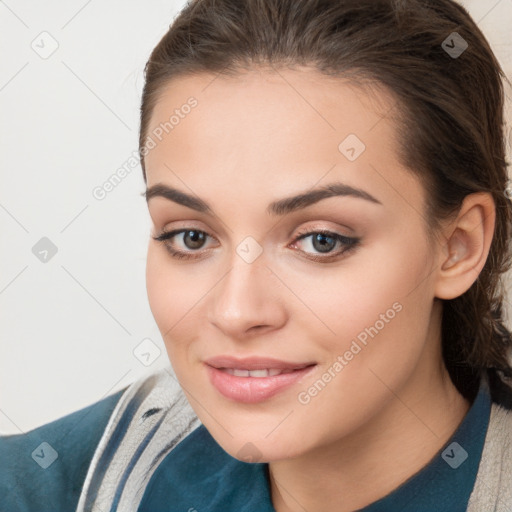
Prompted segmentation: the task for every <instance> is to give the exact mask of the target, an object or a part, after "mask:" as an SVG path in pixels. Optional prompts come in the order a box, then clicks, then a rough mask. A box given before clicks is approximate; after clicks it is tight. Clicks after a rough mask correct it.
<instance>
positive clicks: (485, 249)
mask: <svg viewBox="0 0 512 512" xmlns="http://www.w3.org/2000/svg"><path fill="white" fill-rule="evenodd" d="M495 222H496V207H495V204H494V200H493V198H492V196H491V194H489V193H487V192H478V193H474V194H470V195H468V196H466V197H465V199H464V201H463V203H462V206H461V208H460V211H459V213H458V215H457V218H456V219H455V220H451V221H450V222H449V224H448V225H447V226H445V228H443V236H444V238H445V243H444V245H443V246H442V247H441V250H440V251H439V259H438V262H437V263H438V272H437V281H436V283H435V296H436V297H438V298H440V299H454V298H456V297H459V296H460V295H462V294H463V293H464V292H466V291H467V290H468V289H469V288H470V287H471V285H472V284H473V283H474V282H475V281H476V279H477V278H478V275H479V274H480V272H481V270H482V268H483V267H484V265H485V262H486V260H487V257H488V255H489V249H490V247H491V242H492V238H493V235H494V225H495Z"/></svg>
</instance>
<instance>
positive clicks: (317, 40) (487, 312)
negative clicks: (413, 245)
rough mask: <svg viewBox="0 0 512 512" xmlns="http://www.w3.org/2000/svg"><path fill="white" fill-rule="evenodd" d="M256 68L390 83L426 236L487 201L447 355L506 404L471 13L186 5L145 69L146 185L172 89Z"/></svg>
mask: <svg viewBox="0 0 512 512" xmlns="http://www.w3.org/2000/svg"><path fill="white" fill-rule="evenodd" d="M454 32H457V34H458V36H453V33H454ZM454 37H455V38H457V39H453V38H454ZM450 38H451V39H450ZM461 38H462V39H461ZM445 40H446V41H447V42H448V43H444V41H445ZM454 41H457V44H458V45H459V46H458V48H461V49H463V46H461V45H460V43H461V42H464V41H465V43H467V48H466V49H465V50H464V51H463V53H462V54H460V55H454V54H453V53H452V54H450V53H449V51H448V50H449V49H450V48H453V47H454V46H455V42H454ZM446 44H448V46H446ZM259 64H267V65H281V66H288V67H293V66H297V65H299V66H302V65H304V66H311V67H314V68H316V69H317V70H319V71H320V72H322V73H324V74H325V75H328V76H331V77H338V76H340V77H345V78H349V79H351V80H355V81H357V82H358V83H360V84H364V83H371V82H374V83H377V84H384V86H387V88H388V90H390V91H391V93H392V94H394V97H395V98H397V100H398V101H397V107H398V113H399V116H400V123H399V128H400V136H401V140H400V146H401V147H400V157H401V159H402V161H403V163H404V164H405V165H406V166H407V167H408V168H409V169H410V170H411V171H412V172H414V173H415V174H417V175H418V177H419V178H420V179H421V180H422V183H423V184H424V187H425V190H426V192H427V197H428V199H429V200H428V207H427V210H428V211H427V212H425V213H426V218H427V219H428V226H427V228H428V232H429V235H432V233H435V231H436V228H438V227H439V222H440V221H441V220H442V219H445V218H448V217H450V216H451V215H453V214H456V213H457V212H458V210H459V208H460V206H461V204H462V201H463V199H464V197H465V196H466V195H468V194H470V193H473V192H479V191H485V192H489V193H491V194H492V197H493V198H494V201H495V205H496V225H495V232H494V237H493V241H492V245H491V248H490V253H489V257H488V259H487V261H486V263H485V266H484V268H483V270H482V271H481V273H480V275H479V276H478V278H477V280H476V281H475V282H474V283H473V285H472V286H471V288H470V289H469V290H468V291H467V292H466V293H464V294H463V295H462V296H460V297H457V298H455V299H453V300H446V301H443V319H442V347H443V358H444V360H445V364H446V366H447V368H448V371H449V373H450V376H451V378H452V380H453V382H454V384H455V385H456V387H457V389H458V390H459V391H460V392H461V393H462V394H463V395H464V396H465V397H467V398H469V399H472V398H473V397H474V395H475V393H476V391H477V388H478V383H479V379H480V377H481V376H482V373H483V372H484V371H485V369H488V375H489V378H490V383H491V391H492V396H493V399H494V400H495V401H498V402H500V403H502V404H503V405H505V406H507V407H512V390H511V389H510V388H509V387H508V385H507V384H506V383H505V382H506V380H507V377H512V368H511V361H510V359H509V351H510V350H511V347H512V336H511V333H510V332H509V331H508V330H507V328H506V327H505V325H504V322H503V318H502V313H503V311H502V308H503V301H504V298H503V294H504V290H503V283H502V281H501V275H502V274H503V273H504V272H505V271H506V270H508V269H509V268H510V265H511V255H512V248H511V246H512V244H511V236H512V235H511V231H512V228H511V226H512V202H511V200H510V198H509V197H508V195H507V193H506V189H507V162H506V160H505V137H504V128H505V127H504V112H503V111H504V91H503V82H502V78H505V75H504V73H503V71H502V69H501V67H500V65H499V63H498V61H497V60H496V57H495V56H494V54H493V52H492V50H491V48H490V47H489V44H488V42H487V41H486V39H485V37H484V35H483V34H482V32H481V31H480V30H479V28H478V27H477V25H476V24H475V22H474V21H473V20H472V18H471V17H470V15H469V14H468V12H467V11H466V10H465V9H464V8H463V7H462V6H460V5H459V4H457V3H456V2H455V1H453V0H196V1H189V2H188V3H187V5H186V6H185V7H184V8H183V10H182V11H181V12H180V13H179V15H178V16H177V17H176V18H175V19H174V21H173V23H172V24H171V25H170V28H169V31H168V32H167V33H166V34H165V35H164V36H163V38H162V39H161V40H160V42H159V43H158V45H157V46H156V47H155V48H154V50H153V52H152V53H151V56H150V58H149V60H148V62H147V64H146V67H145V70H144V72H145V80H146V81H145V86H144V90H143V95H142V104H141V123H140V138H139V150H140V151H141V164H142V169H143V173H144V180H145V179H146V174H145V167H144V158H143V157H144V154H145V153H144V152H143V148H144V144H145V141H146V138H147V130H148V123H149V120H150V117H151V115H152V112H153V109H154V106H155V103H156V102H157V101H158V99H159V95H160V93H161V92H162V89H163V88H164V87H165V86H166V85H167V84H168V82H169V80H170V79H172V78H175V77H178V76H183V75H191V74H196V73H205V72H206V73H220V74H225V75H236V74H237V73H240V72H241V71H242V70H244V69H250V68H251V67H254V66H255V65H259Z"/></svg>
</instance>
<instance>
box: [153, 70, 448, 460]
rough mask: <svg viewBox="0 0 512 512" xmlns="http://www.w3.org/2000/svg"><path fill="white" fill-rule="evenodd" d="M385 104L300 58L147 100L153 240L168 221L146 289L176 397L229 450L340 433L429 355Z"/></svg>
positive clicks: (429, 266) (423, 260)
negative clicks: (296, 66)
mask: <svg viewBox="0 0 512 512" xmlns="http://www.w3.org/2000/svg"><path fill="white" fill-rule="evenodd" d="M393 107H394V101H393V99H392V98H391V96H388V95H387V93H386V92H385V91H384V90H376V89H374V90H373V92H372V93H370V94H369V92H368V91H366V92H365V91H364V90H362V89H358V88H356V87H354V86H349V85H348V83H346V82H342V81H340V80H338V81H334V80H330V79H328V78H326V77H324V76H322V75H320V74H318V73H317V72H316V71H314V70H311V69H302V70H301V71H300V72H297V71H292V70H281V71H279V73H271V72H269V71H261V72H259V71H256V70H253V71H252V72H250V73H246V74H243V75H240V76H237V77H235V78H233V77H231V78H226V77H217V78H215V76H213V75H206V74H204V75H198V76H195V77H186V78H185V77H183V78H179V79H175V80H174V81H173V82H172V83H171V84H170V87H168V88H167V89H166V90H165V91H164V92H163V93H162V96H161V98H160V100H159V101H158V103H157V105H156V107H155V110H154V112H153V115H152V118H151V123H150V126H149V129H148V132H147V135H148V136H150V137H151V138H152V141H153V142H149V144H148V145H147V148H148V152H147V155H146V158H145V165H146V172H147V186H148V190H149V191H151V190H153V192H151V193H150V194H149V195H148V206H149V212H150V215H151V219H152V221H153V229H152V236H155V237H157V236H159V235H161V234H162V233H164V232H165V233H169V232H171V231H175V230H177V231H181V233H178V234H174V236H172V237H171V236H169V235H168V237H167V239H165V240H160V241H158V240H154V239H153V238H151V239H150V242H149V249H148V259H147V290H148V296H149V302H150V306H151V310H152V312H153V315H154V317H155V320H156V322H157V324H158V327H159V329H160V332H161V334H162V336H163V339H164V342H165V346H166V348H167V352H168V355H169V358H170V361H171V363H172V366H173V368H174V370H175V372H176V376H177V378H178V379H179V381H180V383H181V386H182V387H183V389H184V391H185V393H186V395H187V397H188V399H189V401H190V403H191V405H192V407H193V408H194V410H195V412H196V414H197V415H198V416H199V418H200V420H201V421H202V422H203V424H204V425H205V426H206V428H207V429H208V430H209V431H210V433H211V434H212V436H213V437H214V438H215V439H216V440H217V442H218V443H219V444H220V445H221V446H222V447H223V448H224V449H225V450H226V451H227V452H228V453H230V454H231V455H233V456H234V457H237V458H242V459H247V460H248V459H251V460H254V461H256V460H261V461H272V460H279V459H283V458H287V457H295V456H299V455H301V454H304V453H306V452H308V451H309V450H313V449H314V448H319V447H322V446H326V445H328V443H332V442H335V441H336V440H339V439H341V438H343V437H345V436H350V435H355V434H356V431H359V432H361V429H363V428H364V427H367V426H368V425H371V423H372V420H374V419H376V418H377V417H378V415H379V414H380V415H382V414H384V413H385V411H386V407H387V406H388V405H389V404H390V403H391V401H392V399H393V397H394V395H395V394H396V395H400V396H401V397H405V396H407V393H411V395H410V396H411V397H412V396H414V397H415V399H416V400H417V399H418V393H419V392H420V391H419V390H421V389H424V388H425V382H428V378H429V376H430V375H433V374H434V373H435V371H436V370H437V369H438V367H439V360H440V354H439V352H438V346H439V330H438V329H439V324H438V323H436V321H435V319H436V318H438V313H439V311H438V310H437V307H436V308H434V306H433V304H434V302H433V298H434V283H435V277H436V264H435V262H436V251H437V246H435V247H433V246H432V245H431V244H429V242H428V240H427V237H426V231H425V222H426V221H425V219H424V217H423V211H424V204H425V197H424V191H423V189H422V187H421V185H420V183H419V181H418V180H417V179H416V178H415V177H414V176H413V175H412V173H411V172H410V171H408V170H407V169H405V168H404V167H403V166H402V165H400V163H399V161H398V157H397V148H398V147H397V142H396V134H395V124H394V121H393V120H392V119H391V117H392V115H393V114H396V110H394V108H393ZM171 116H173V117H172V118H171ZM170 118H171V120H170ZM165 123H167V124H165ZM157 186H158V188H155V187H157ZM171 189H173V190H176V191H179V194H178V192H174V193H172V191H171ZM326 190H331V192H330V193H325V191H326ZM321 191H324V192H321ZM189 196H191V198H190V199H187V200H186V201H185V200H184V198H188V197H189ZM293 197H296V199H293V200H292V199H291V198H293ZM183 203H185V204H183ZM205 205H207V206H205ZM182 230H183V231H182ZM322 232H324V234H322ZM325 232H326V233H325ZM300 236H302V238H301V239H298V238H299V237H300ZM172 251H177V252H178V255H182V256H184V257H183V258H179V257H176V256H173V254H172ZM249 371H250V373H249ZM391 390H392V391H391Z"/></svg>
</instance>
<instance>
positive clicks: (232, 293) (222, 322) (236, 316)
mask: <svg viewBox="0 0 512 512" xmlns="http://www.w3.org/2000/svg"><path fill="white" fill-rule="evenodd" d="M232 261H233V264H232V267H231V269H230V270H229V271H228V272H227V274H226V275H225V276H224V277H223V278H222V279H221V280H220V282H219V283H218V284H217V285H216V286H215V288H214V290H212V292H213V293H211V294H209V300H210V305H209V308H208V320H209V321H210V323H211V324H213V325H214V326H215V327H217V328H218V329H220V330H221V331H222V332H223V334H224V335H225V336H226V337H229V338H232V339H240V340H242V339H244V338H247V337H250V336H252V335H261V334H263V333H264V332H267V331H272V330H274V329H278V328H280V327H282V326H283V325H284V324H285V322H286V310H285V306H284V302H283V298H284V292H285V288H284V287H283V286H282V284H280V281H279V279H277V278H276V276H275V275H274V273H273V272H272V271H271V270H270V268H269V267H268V266H267V264H266V261H265V259H264V258H263V257H259V258H257V259H256V260H255V261H253V262H252V263H247V262H246V261H244V260H243V259H242V258H240V257H239V256H238V255H236V254H235V255H234V258H233V260H232Z"/></svg>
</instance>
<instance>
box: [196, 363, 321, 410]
mask: <svg viewBox="0 0 512 512" xmlns="http://www.w3.org/2000/svg"><path fill="white" fill-rule="evenodd" d="M315 366H316V365H312V366H308V367H306V368H301V369H300V370H294V371H293V372H290V373H283V374H281V375H274V376H272V377H236V376H235V375H230V374H229V373H226V372H224V371H222V370H219V369H217V368H214V367H213V366H209V365H206V368H207V371H208V376H209V378H210V382H211V383H212V384H213V385H214V386H215V388H216V389H217V390H218V391H219V392H220V393H221V394H222V395H224V396H225V397H226V398H229V399H231V400H234V401H235V402H243V403H247V404H253V403H257V402H262V401H263V400H266V399H268V398H271V397H273V396H274V395H277V393H279V392H281V391H284V390H285V389H287V388H289V387H290V386H292V385H293V384H295V383H296V382H299V381H300V380H301V379H302V378H303V377H304V376H305V375H307V374H308V373H310V372H311V371H312V370H313V368H314V367H315Z"/></svg>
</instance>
